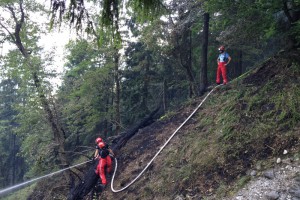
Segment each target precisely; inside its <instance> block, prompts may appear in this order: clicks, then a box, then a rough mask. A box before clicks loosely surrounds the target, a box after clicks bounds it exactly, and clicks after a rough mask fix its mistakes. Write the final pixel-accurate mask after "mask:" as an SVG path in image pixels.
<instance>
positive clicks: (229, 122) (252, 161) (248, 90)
mask: <svg viewBox="0 0 300 200" xmlns="http://www.w3.org/2000/svg"><path fill="white" fill-rule="evenodd" d="M299 85H300V52H299V51H297V50H294V51H291V52H281V53H278V54H277V55H276V56H274V57H272V58H270V59H269V60H267V61H265V62H264V63H262V64H261V65H260V66H257V67H255V69H253V70H251V71H249V72H248V73H247V74H244V75H243V76H241V77H239V78H237V79H235V80H233V81H231V82H230V84H228V85H226V86H220V87H218V88H217V89H216V90H214V91H213V92H212V93H211V95H210V96H209V97H208V98H207V100H206V101H205V103H204V104H203V105H202V106H201V107H200V109H199V110H198V111H197V112H196V113H195V115H194V116H193V117H192V118H191V119H190V120H189V121H188V122H187V124H185V126H183V127H182V128H181V129H180V130H179V132H178V133H177V134H176V135H175V137H174V138H173V139H172V140H171V141H170V143H169V144H168V145H167V146H166V148H165V149H164V150H163V151H162V152H161V154H159V155H158V157H157V158H156V159H155V160H154V162H153V164H152V165H151V166H150V167H149V169H148V170H146V172H145V173H144V174H143V175H142V177H141V178H140V179H138V180H137V181H136V182H135V183H134V184H133V185H132V186H130V187H129V188H128V189H126V190H125V191H123V192H120V193H113V192H111V190H110V188H109V187H107V188H106V189H105V191H104V192H102V193H101V195H100V196H99V197H97V198H94V199H108V200H111V199H114V200H118V199H119V200H124V199H127V200H148V199H149V200H153V199H157V200H168V199H176V200H183V199H197V200H198V199H207V200H216V199H223V200H233V199H239V200H250V199H252V200H253V199H266V196H267V195H271V197H268V198H267V199H280V200H285V199H292V198H293V200H296V199H299V198H300V195H299V194H300V181H299V180H300V179H299V176H298V175H299V173H300V168H299V158H300V145H299V136H300V123H299V121H300V106H299V103H300V88H299ZM210 89H212V88H210ZM204 97H205V95H204V96H203V97H200V98H198V99H193V100H190V101H189V102H186V103H185V105H182V106H181V108H179V109H178V110H175V111H172V112H169V113H167V114H166V115H165V116H163V117H161V118H160V119H159V120H157V121H156V122H154V123H153V124H151V125H149V126H147V127H145V128H143V129H140V130H139V132H138V133H137V134H136V135H135V136H133V137H132V138H131V139H130V141H129V142H128V143H127V144H126V145H125V146H124V147H123V148H122V149H121V151H120V152H119V153H118V155H117V159H118V170H117V173H116V177H115V182H114V187H115V189H120V188H122V187H124V186H126V185H127V184H128V183H130V182H131V180H133V179H134V178H135V177H136V176H137V175H138V174H139V173H140V172H141V171H142V170H143V169H144V167H145V166H146V165H147V164H148V162H149V161H150V160H151V159H152V157H153V156H154V155H155V154H156V152H157V151H158V150H159V149H160V147H161V146H162V145H163V144H164V143H165V141H166V140H168V138H169V137H170V136H171V135H172V134H173V132H174V131H175V130H176V129H177V128H178V127H179V126H180V125H181V124H182V122H184V121H185V119H186V118H187V117H188V116H189V115H190V114H191V113H192V112H193V110H194V109H195V108H196V107H197V106H198V105H199V103H200V102H201V101H202V100H203V98H204ZM278 158H280V159H281V161H280V160H279V159H278ZM89 167H90V166H85V167H84V166H82V167H80V169H79V170H80V171H82V172H84V171H86V170H87V169H88V168H89ZM57 178H58V179H62V178H63V177H53V178H51V179H47V180H45V181H41V182H40V183H39V184H38V185H37V187H35V189H34V191H33V192H32V193H31V192H29V193H31V194H30V195H29V197H28V198H27V199H54V198H55V199H65V197H66V195H67V193H68V192H69V191H68V188H67V187H66V186H65V185H64V181H63V180H62V181H58V180H57ZM31 190H32V189H31ZM25 193H27V195H28V192H25ZM53 194H55V195H56V196H53ZM20 195H21V196H23V197H24V199H25V198H26V197H25V196H24V193H23V194H22V193H21V194H20ZM20 195H19V196H20ZM272 195H273V196H272ZM293 195H294V196H293ZM297 195H298V196H297ZM15 197H16V196H11V198H10V197H8V198H7V199H16V198H15ZM86 199H91V197H90V196H87V197H86Z"/></svg>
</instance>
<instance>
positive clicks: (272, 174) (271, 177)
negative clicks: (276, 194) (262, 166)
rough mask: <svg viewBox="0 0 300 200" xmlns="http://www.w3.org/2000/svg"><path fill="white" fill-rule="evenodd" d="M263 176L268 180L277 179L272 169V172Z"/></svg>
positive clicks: (267, 172)
mask: <svg viewBox="0 0 300 200" xmlns="http://www.w3.org/2000/svg"><path fill="white" fill-rule="evenodd" d="M263 176H264V177H265V178H268V179H274V178H275V174H274V170H272V169H271V170H268V171H265V172H264V173H263Z"/></svg>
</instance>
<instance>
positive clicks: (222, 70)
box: [216, 46, 231, 85]
mask: <svg viewBox="0 0 300 200" xmlns="http://www.w3.org/2000/svg"><path fill="white" fill-rule="evenodd" d="M218 50H219V53H220V54H219V57H218V59H217V62H218V69H217V79H216V83H217V84H218V85H219V84H221V75H222V78H223V84H224V85H226V84H227V83H228V80H227V75H226V73H227V70H226V66H227V65H228V64H229V63H230V61H231V57H230V56H229V54H228V53H227V52H225V47H224V46H220V48H219V49H218Z"/></svg>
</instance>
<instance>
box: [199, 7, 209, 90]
mask: <svg viewBox="0 0 300 200" xmlns="http://www.w3.org/2000/svg"><path fill="white" fill-rule="evenodd" d="M208 33H209V14H208V13H204V15H203V41H202V60H201V67H200V87H199V88H200V91H199V93H200V95H203V94H204V92H205V91H206V88H207V84H208V83H207V49H208Z"/></svg>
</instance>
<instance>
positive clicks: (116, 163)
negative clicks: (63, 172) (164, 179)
mask: <svg viewBox="0 0 300 200" xmlns="http://www.w3.org/2000/svg"><path fill="white" fill-rule="evenodd" d="M219 86H220V85H217V86H216V87H214V88H213V89H212V90H211V91H210V92H209V93H208V94H207V95H206V96H205V98H204V99H203V100H202V101H201V103H200V104H199V105H198V106H197V108H196V109H195V110H194V111H193V112H192V114H190V116H189V117H188V118H186V120H185V121H184V122H183V123H182V124H181V125H180V126H179V127H178V128H177V129H176V130H175V131H174V133H173V134H172V135H171V136H170V137H169V139H168V140H167V141H166V142H165V144H164V145H163V146H162V147H160V149H159V151H158V152H157V153H156V154H155V156H154V157H153V158H152V159H151V160H150V162H149V163H148V164H147V166H146V167H145V168H144V169H143V170H142V171H141V173H140V174H139V175H137V177H135V179H133V180H132V181H131V182H130V183H129V184H128V185H126V186H125V187H123V188H121V189H119V190H115V189H114V187H113V185H114V179H115V175H116V171H117V167H118V162H117V159H116V158H115V170H114V174H113V177H112V179H111V184H110V187H111V190H112V191H113V192H115V193H116V192H121V191H123V190H125V189H127V188H128V187H129V186H130V185H132V184H133V183H134V182H135V181H136V180H137V179H138V178H139V177H140V176H141V175H142V174H143V173H144V172H145V171H146V170H147V169H148V167H149V166H150V165H151V164H152V162H153V161H154V159H155V158H156V157H157V156H158V154H159V153H160V152H161V151H162V150H163V149H164V148H165V146H167V144H168V143H169V142H170V140H171V139H172V138H173V137H174V135H175V134H176V133H177V132H178V131H179V130H180V129H181V127H182V126H183V125H184V124H185V123H186V122H187V121H188V120H189V119H190V118H191V117H192V116H193V115H194V114H195V112H196V111H197V110H198V109H199V108H200V107H201V106H202V104H203V103H204V102H205V101H206V99H207V97H208V96H209V95H210V94H211V93H212V92H213V91H214V90H215V89H216V88H217V87H219Z"/></svg>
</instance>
